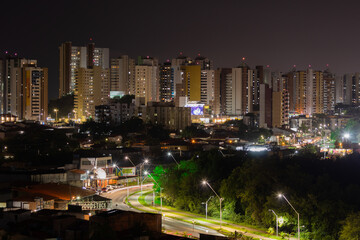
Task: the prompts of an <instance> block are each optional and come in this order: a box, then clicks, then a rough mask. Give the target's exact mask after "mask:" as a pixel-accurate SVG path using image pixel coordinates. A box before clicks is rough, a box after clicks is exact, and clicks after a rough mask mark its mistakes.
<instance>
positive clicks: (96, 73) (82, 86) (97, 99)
mask: <svg viewBox="0 0 360 240" xmlns="http://www.w3.org/2000/svg"><path fill="white" fill-rule="evenodd" d="M75 80H76V83H77V85H76V88H75V92H74V105H75V111H76V114H77V116H78V118H79V119H81V120H82V121H85V120H86V119H89V118H94V117H95V106H98V105H106V104H107V103H108V101H109V98H110V70H109V69H103V68H102V67H99V66H93V67H92V68H79V69H77V71H76V79H75Z"/></svg>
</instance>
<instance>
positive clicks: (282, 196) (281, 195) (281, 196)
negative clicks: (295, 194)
mask: <svg viewBox="0 0 360 240" xmlns="http://www.w3.org/2000/svg"><path fill="white" fill-rule="evenodd" d="M278 197H279V198H284V199H285V200H286V202H287V203H288V204H289V205H290V207H291V208H292V209H293V210H294V211H295V213H296V214H297V216H298V239H299V240H300V214H299V213H298V212H297V211H296V210H295V208H294V207H293V205H291V203H290V202H289V200H287V198H286V197H285V195H284V194H281V193H280V194H279V195H278Z"/></svg>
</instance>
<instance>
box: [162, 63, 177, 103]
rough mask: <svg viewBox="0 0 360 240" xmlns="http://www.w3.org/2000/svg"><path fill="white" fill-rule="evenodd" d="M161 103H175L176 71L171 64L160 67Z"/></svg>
mask: <svg viewBox="0 0 360 240" xmlns="http://www.w3.org/2000/svg"><path fill="white" fill-rule="evenodd" d="M159 74H160V101H161V102H174V101H175V84H174V75H173V74H174V70H173V68H172V67H171V63H170V62H165V63H164V64H163V65H162V66H160V71H159Z"/></svg>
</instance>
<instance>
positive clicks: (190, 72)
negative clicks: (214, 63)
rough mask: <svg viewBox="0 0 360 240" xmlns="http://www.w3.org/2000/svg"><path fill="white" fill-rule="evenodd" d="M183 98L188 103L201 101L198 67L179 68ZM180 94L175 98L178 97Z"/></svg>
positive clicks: (199, 71) (185, 66)
mask: <svg viewBox="0 0 360 240" xmlns="http://www.w3.org/2000/svg"><path fill="white" fill-rule="evenodd" d="M181 71H182V73H181V74H182V82H181V88H182V89H183V96H186V97H188V100H189V101H196V102H200V101H201V67H200V65H183V66H181ZM180 96H181V95H180V93H179V94H178V96H177V97H180Z"/></svg>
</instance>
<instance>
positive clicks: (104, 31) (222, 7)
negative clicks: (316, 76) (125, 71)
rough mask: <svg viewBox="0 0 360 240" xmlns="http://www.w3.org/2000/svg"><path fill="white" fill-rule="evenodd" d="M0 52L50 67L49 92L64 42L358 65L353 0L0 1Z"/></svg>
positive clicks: (358, 5)
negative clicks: (6, 52) (61, 45)
mask: <svg viewBox="0 0 360 240" xmlns="http://www.w3.org/2000/svg"><path fill="white" fill-rule="evenodd" d="M0 9H1V16H0V20H1V35H0V36H1V37H0V52H1V54H3V53H4V52H5V50H8V51H10V52H17V53H18V54H19V55H20V56H22V57H26V58H32V59H37V60H38V65H39V66H41V67H48V68H49V98H50V99H53V98H56V97H57V94H58V74H59V73H58V68H59V65H58V61H59V60H58V59H59V56H58V46H59V45H60V44H61V43H62V42H64V41H72V42H73V45H76V46H80V45H85V44H86V43H87V42H88V40H89V38H90V37H92V38H93V40H94V42H95V43H96V46H97V47H108V48H110V55H111V57H117V56H119V55H120V54H128V55H130V56H132V57H136V56H138V55H144V56H146V55H150V56H154V57H158V58H159V60H160V62H162V61H165V60H166V59H168V58H169V59H171V58H174V57H176V56H177V55H178V53H179V52H180V51H182V52H183V53H184V55H187V56H190V57H195V56H196V55H197V54H198V53H201V55H203V56H206V57H209V58H210V59H213V60H214V65H215V67H235V66H237V65H238V64H239V63H240V61H241V58H242V57H246V59H247V62H248V63H249V65H250V66H255V65H270V67H271V69H273V70H279V71H288V70H289V69H291V68H292V66H293V65H294V64H296V65H297V68H298V69H305V68H306V66H308V65H309V64H311V65H312V66H313V68H315V69H319V70H323V69H324V68H325V65H326V64H329V65H330V69H331V70H332V71H333V72H335V73H345V72H355V71H360V54H359V53H360V32H359V30H360V14H359V9H360V2H359V1H329V0H328V1H320V0H317V1H314V0H313V1H307V0H287V1H271V0H262V1H260V0H259V1H256V0H247V1H243V0H236V1H226V0H219V1H202V0H191V1H187V0H184V1H174V0H173V1H172V0H167V1H160V0H157V1H155V0H154V1H150V0H147V1H121V0H116V1H106V0H97V1H94V0H87V1H76V0H73V1H55V0H46V1H37V0H34V1H30V0H24V1H20V0H17V1H1V3H0Z"/></svg>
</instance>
